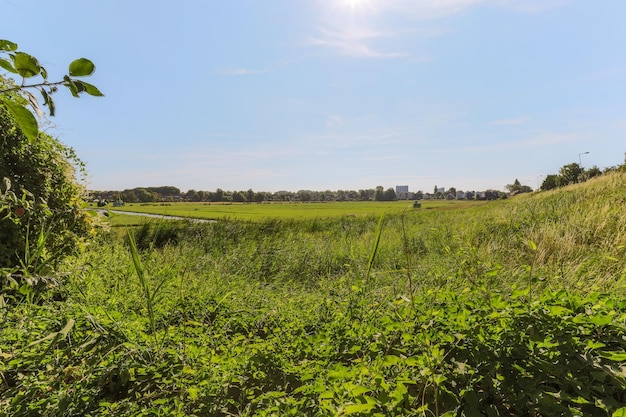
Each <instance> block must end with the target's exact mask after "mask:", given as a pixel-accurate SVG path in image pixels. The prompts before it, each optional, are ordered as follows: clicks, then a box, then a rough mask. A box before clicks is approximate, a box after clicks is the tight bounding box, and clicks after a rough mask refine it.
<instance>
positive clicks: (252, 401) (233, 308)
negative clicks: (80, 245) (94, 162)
mask: <svg viewBox="0 0 626 417" xmlns="http://www.w3.org/2000/svg"><path fill="white" fill-rule="evenodd" d="M624 190H626V174H618V173H616V174H610V175H604V176H602V177H599V178H594V179H593V180H590V181H588V182H587V183H585V184H578V185H575V186H570V187H566V188H563V189H559V190H554V191H551V192H546V193H533V194H528V195H522V196H517V197H515V198H511V199H508V200H504V201H494V202H488V203H478V204H474V205H463V204H458V203H456V202H454V203H448V202H443V203H445V204H444V205H440V206H434V205H433V206H431V207H429V206H428V202H426V204H425V205H424V208H423V209H412V208H411V209H408V210H406V211H404V208H405V207H406V204H404V203H396V204H391V205H389V206H383V205H381V206H377V205H375V204H372V205H368V204H367V203H365V204H363V203H354V205H353V206H352V205H350V204H349V203H348V204H346V205H343V204H344V203H334V204H328V205H323V206H324V207H326V210H328V211H326V212H324V211H323V210H324V208H323V207H320V210H322V211H320V212H321V213H327V215H316V216H309V214H310V212H308V211H298V210H300V209H301V207H300V205H298V207H296V208H292V207H288V206H290V205H284V206H283V205H275V206H274V205H271V204H267V205H264V204H262V205H258V206H256V205H250V206H245V205H241V206H237V205H232V206H227V205H221V207H220V206H218V205H216V207H213V205H211V206H204V205H200V206H198V207H197V208H198V210H197V211H201V210H202V208H203V207H207V209H209V208H223V209H224V210H227V209H237V210H248V209H249V210H250V211H249V212H248V213H247V214H241V215H232V214H227V213H226V212H224V215H223V217H219V219H220V220H219V221H217V222H214V223H209V224H200V223H193V222H187V221H156V220H154V219H150V220H148V221H146V222H143V223H141V224H137V225H136V226H135V227H133V228H129V232H128V233H129V234H128V235H127V236H120V233H104V234H102V235H101V236H100V237H99V238H98V240H96V241H94V242H92V243H91V245H89V246H87V247H85V248H84V250H83V251H82V253H80V254H78V255H77V256H76V257H74V258H72V259H69V260H68V261H67V262H66V263H65V264H64V265H63V268H62V269H61V270H59V271H58V274H57V275H56V276H54V277H52V276H46V277H32V276H31V277H28V279H29V281H25V282H26V283H25V284H24V285H23V286H21V287H10V288H13V290H12V291H13V292H7V293H6V294H4V295H5V300H6V302H5V304H4V306H0V416H5V415H6V416H34V415H46V416H74V415H76V416H78V415H86V416H96V415H97V416H120V415H122V416H162V415H174V416H336V417H339V416H349V415H354V416H380V417H383V416H446V417H453V416H482V415H488V416H533V417H535V416H537V417H538V416H610V417H618V416H624V415H626V409H625V408H624V404H626V373H625V369H626V368H625V366H624V365H625V364H626V301H625V300H626V210H624V207H625V206H626V191H624ZM433 204H434V203H433ZM301 206H304V208H306V206H308V205H307V204H302V205H301ZM312 206H314V205H312ZM132 207H135V206H131V207H129V208H132ZM173 207H175V206H137V209H150V210H152V209H154V210H170V209H172V208H173ZM190 207H196V206H195V205H188V206H181V208H184V209H186V210H189V208H190ZM359 207H367V209H364V211H363V212H358V211H357V210H358V208H359ZM281 209H282V210H284V211H281ZM255 210H258V211H255ZM261 210H268V211H265V212H262V211H261ZM272 210H274V211H273V213H275V215H273V216H271V215H269V213H271V212H272ZM289 210H294V211H289ZM368 210H372V211H368ZM193 211H194V212H195V211H196V210H193ZM285 213H290V214H288V215H285ZM294 213H295V214H294ZM297 213H306V214H305V215H301V216H298V215H297ZM328 213H335V214H333V215H330V214H328ZM383 213H385V214H384V216H382V214H383ZM166 214H167V213H166ZM169 214H176V215H184V213H181V212H178V213H174V212H169ZM207 215H208V214H207ZM211 216H215V215H214V214H212V215H211ZM123 217H124V218H125V217H130V216H123ZM112 218H113V219H115V216H113V217H112ZM120 230H123V228H121V229H120V228H118V229H117V231H120ZM28 283H29V284H28Z"/></svg>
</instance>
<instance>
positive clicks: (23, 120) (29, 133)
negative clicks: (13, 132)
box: [0, 99, 39, 142]
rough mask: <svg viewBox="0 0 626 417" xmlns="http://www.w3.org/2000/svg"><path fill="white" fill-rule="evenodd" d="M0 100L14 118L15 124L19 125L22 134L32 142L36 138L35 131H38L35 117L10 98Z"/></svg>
mask: <svg viewBox="0 0 626 417" xmlns="http://www.w3.org/2000/svg"><path fill="white" fill-rule="evenodd" d="M0 100H2V103H3V104H4V105H5V106H6V108H7V109H8V110H9V113H11V115H12V116H13V118H15V121H16V122H17V125H18V126H19V128H20V130H21V131H22V133H24V136H26V138H27V139H28V140H29V141H30V142H34V141H35V140H36V139H37V133H38V132H39V127H38V126H37V119H35V116H33V114H32V113H31V112H30V111H29V110H28V109H27V108H26V107H24V106H22V105H21V104H17V103H15V102H13V101H11V100H5V99H0Z"/></svg>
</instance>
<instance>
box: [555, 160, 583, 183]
mask: <svg viewBox="0 0 626 417" xmlns="http://www.w3.org/2000/svg"><path fill="white" fill-rule="evenodd" d="M559 175H560V177H561V181H562V185H569V184H576V183H577V182H579V181H581V180H582V179H583V169H582V168H581V167H580V165H578V164H577V163H576V162H573V163H571V164H568V165H563V166H562V167H561V169H560V170H559Z"/></svg>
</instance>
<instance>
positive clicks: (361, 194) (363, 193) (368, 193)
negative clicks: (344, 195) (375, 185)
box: [359, 188, 376, 201]
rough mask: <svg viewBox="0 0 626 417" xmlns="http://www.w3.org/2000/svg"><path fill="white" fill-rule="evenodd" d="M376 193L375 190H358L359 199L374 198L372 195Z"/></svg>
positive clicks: (369, 199)
mask: <svg viewBox="0 0 626 417" xmlns="http://www.w3.org/2000/svg"><path fill="white" fill-rule="evenodd" d="M375 194H376V190H373V189H371V188H370V189H367V190H359V200H360V201H371V200H373V199H374V195H375Z"/></svg>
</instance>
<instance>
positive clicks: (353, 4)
mask: <svg viewBox="0 0 626 417" xmlns="http://www.w3.org/2000/svg"><path fill="white" fill-rule="evenodd" d="M340 1H341V3H342V4H343V7H346V8H349V9H351V10H362V9H364V8H366V7H368V6H370V0H340Z"/></svg>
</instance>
